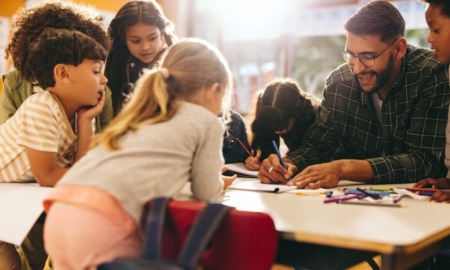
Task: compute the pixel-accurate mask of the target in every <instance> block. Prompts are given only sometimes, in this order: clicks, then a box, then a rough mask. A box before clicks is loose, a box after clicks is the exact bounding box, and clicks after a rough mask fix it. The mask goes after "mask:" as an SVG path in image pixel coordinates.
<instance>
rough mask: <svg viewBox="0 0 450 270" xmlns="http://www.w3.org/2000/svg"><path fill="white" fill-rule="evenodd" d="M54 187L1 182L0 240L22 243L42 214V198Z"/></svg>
mask: <svg viewBox="0 0 450 270" xmlns="http://www.w3.org/2000/svg"><path fill="white" fill-rule="evenodd" d="M51 190H52V188H45V187H40V186H38V185H37V184H17V183H0V217H1V220H2V223H1V226H0V240H1V241H4V242H8V243H11V244H15V245H20V244H21V243H22V242H23V240H24V239H25V236H26V235H27V234H28V232H29V231H30V229H31V227H32V226H33V224H34V223H35V222H36V220H37V219H38V217H39V216H40V215H41V214H42V211H43V210H44V207H43V206H42V200H43V199H44V197H45V196H46V195H47V193H48V192H50V191H51Z"/></svg>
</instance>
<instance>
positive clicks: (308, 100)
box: [245, 79, 318, 170]
mask: <svg viewBox="0 0 450 270" xmlns="http://www.w3.org/2000/svg"><path fill="white" fill-rule="evenodd" d="M317 108H318V102H317V101H316V100H315V98H313V97H312V96H310V95H308V94H307V93H305V92H303V91H302V90H301V89H300V87H299V86H298V84H297V83H296V82H295V81H294V80H292V79H277V80H274V81H272V82H271V83H269V84H268V85H267V86H266V89H265V90H264V91H262V92H261V93H260V94H259V96H258V100H257V103H256V113H255V114H256V115H255V119H254V120H253V123H252V124H251V129H252V133H253V138H252V143H251V149H252V151H253V153H254V157H252V156H249V157H248V158H247V159H246V160H245V165H246V167H247V169H249V170H259V168H260V166H261V163H260V161H262V160H263V159H265V158H267V157H268V156H269V155H270V154H273V153H275V150H274V148H273V145H272V141H275V142H276V144H277V146H280V137H281V138H283V141H284V143H285V144H286V146H287V147H288V149H289V150H294V149H295V148H297V147H298V146H299V145H300V144H301V143H302V141H303V137H304V135H305V133H306V130H307V129H308V127H309V126H310V125H311V124H312V123H313V122H314V120H315V118H316V111H317Z"/></svg>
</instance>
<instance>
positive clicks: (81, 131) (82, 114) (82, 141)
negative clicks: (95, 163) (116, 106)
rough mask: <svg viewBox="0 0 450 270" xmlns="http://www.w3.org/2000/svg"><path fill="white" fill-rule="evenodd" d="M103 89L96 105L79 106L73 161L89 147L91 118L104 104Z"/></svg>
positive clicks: (98, 112) (91, 134)
mask: <svg viewBox="0 0 450 270" xmlns="http://www.w3.org/2000/svg"><path fill="white" fill-rule="evenodd" d="M105 96H106V95H105V91H103V93H102V97H101V98H100V100H99V101H98V103H97V105H96V106H94V107H89V108H81V109H80V110H78V112H77V114H78V118H77V136H78V140H77V152H76V154H75V160H74V162H76V161H78V160H79V159H80V158H81V157H82V156H84V154H86V152H87V151H88V149H89V143H90V142H91V139H92V136H93V135H94V130H93V128H92V119H94V118H95V117H96V116H97V115H99V114H100V113H101V112H102V109H103V106H104V105H105Z"/></svg>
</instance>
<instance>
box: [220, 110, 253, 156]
mask: <svg viewBox="0 0 450 270" xmlns="http://www.w3.org/2000/svg"><path fill="white" fill-rule="evenodd" d="M229 113H230V122H228V124H227V130H226V131H225V134H224V138H223V149H222V153H223V158H224V159H225V164H230V163H243V162H245V159H246V158H247V157H248V156H249V154H248V153H247V152H246V149H247V150H248V149H249V148H250V147H249V145H248V139H247V130H246V128H245V122H244V119H243V118H242V116H241V115H240V114H239V113H237V112H235V111H233V110H230V111H229ZM238 140H240V142H239V141H238ZM241 143H242V144H243V145H244V146H242V145H241ZM244 147H245V148H244Z"/></svg>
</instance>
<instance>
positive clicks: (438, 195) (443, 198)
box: [430, 190, 450, 203]
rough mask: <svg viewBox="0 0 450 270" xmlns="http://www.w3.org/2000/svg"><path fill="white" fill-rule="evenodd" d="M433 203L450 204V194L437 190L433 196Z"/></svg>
mask: <svg viewBox="0 0 450 270" xmlns="http://www.w3.org/2000/svg"><path fill="white" fill-rule="evenodd" d="M430 200H432V201H436V202H446V203H450V193H449V192H446V191H442V190H437V191H436V192H435V193H434V194H433V196H431V199H430Z"/></svg>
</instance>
